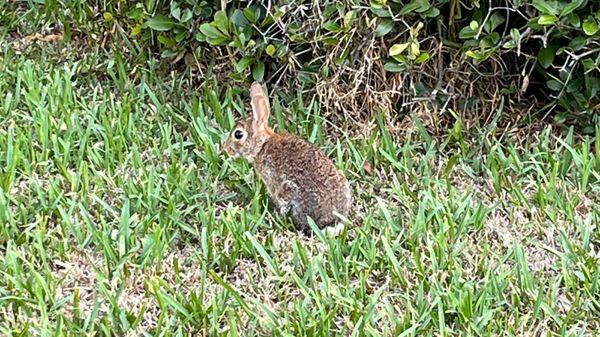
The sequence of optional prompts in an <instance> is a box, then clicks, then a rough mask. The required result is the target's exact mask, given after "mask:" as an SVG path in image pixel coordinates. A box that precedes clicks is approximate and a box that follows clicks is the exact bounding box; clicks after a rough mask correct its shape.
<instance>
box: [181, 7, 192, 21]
mask: <svg viewBox="0 0 600 337" xmlns="http://www.w3.org/2000/svg"><path fill="white" fill-rule="evenodd" d="M192 16H193V14H192V11H191V10H190V9H189V8H186V10H184V11H183V15H182V16H181V20H180V22H181V23H185V22H188V21H190V19H191V18H192Z"/></svg>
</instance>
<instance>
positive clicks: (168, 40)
mask: <svg viewBox="0 0 600 337" xmlns="http://www.w3.org/2000/svg"><path fill="white" fill-rule="evenodd" d="M158 41H159V42H160V43H162V44H164V45H165V46H167V47H174V46H176V45H177V42H175V40H173V39H172V38H170V37H168V36H166V35H162V34H161V35H159V36H158Z"/></svg>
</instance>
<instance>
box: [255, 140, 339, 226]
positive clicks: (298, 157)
mask: <svg viewBox="0 0 600 337" xmlns="http://www.w3.org/2000/svg"><path fill="white" fill-rule="evenodd" d="M254 166H255V168H256V170H257V172H258V173H259V175H260V176H261V178H262V180H263V181H264V183H265V185H266V187H267V189H268V191H269V194H270V195H271V196H272V198H273V199H274V201H275V203H276V204H278V205H279V206H281V204H282V202H287V203H289V207H290V209H289V211H290V212H289V213H290V215H291V216H292V218H293V220H294V222H295V223H296V224H297V225H299V226H300V227H307V220H306V216H307V215H308V216H310V217H311V218H312V219H313V220H315V222H316V224H317V225H318V226H319V227H325V226H328V225H331V224H333V223H334V222H335V221H336V219H337V217H335V215H334V214H333V212H334V211H335V212H338V213H340V214H343V215H347V213H348V210H349V207H350V203H351V192H350V186H349V184H348V180H347V179H346V177H344V175H343V174H342V173H341V171H340V170H338V169H337V168H336V166H335V165H334V163H333V161H331V159H329V157H327V155H325V153H323V152H322V151H321V150H320V149H319V148H317V147H316V146H315V145H313V144H311V143H310V142H307V141H305V140H303V139H300V138H298V137H295V136H292V135H275V136H273V137H271V138H270V139H269V140H268V141H267V142H265V143H264V145H263V147H262V149H261V150H260V152H259V153H258V155H257V157H256V160H255V163H254Z"/></svg>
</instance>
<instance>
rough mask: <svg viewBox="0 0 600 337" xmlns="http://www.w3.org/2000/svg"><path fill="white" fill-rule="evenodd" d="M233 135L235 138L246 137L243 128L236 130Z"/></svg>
mask: <svg viewBox="0 0 600 337" xmlns="http://www.w3.org/2000/svg"><path fill="white" fill-rule="evenodd" d="M233 136H234V137H235V139H242V137H244V132H242V130H235V132H234V133H233Z"/></svg>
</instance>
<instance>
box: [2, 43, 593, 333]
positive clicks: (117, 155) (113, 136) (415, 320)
mask: <svg viewBox="0 0 600 337" xmlns="http://www.w3.org/2000/svg"><path fill="white" fill-rule="evenodd" d="M0 34H2V33H0ZM22 38H23V37H22V36H21V37H18V36H17V37H15V36H12V37H10V38H9V36H8V35H7V34H5V33H4V35H2V36H0V40H2V42H0V48H1V53H2V54H1V55H0V334H1V335H6V336H124V335H129V336H142V335H147V336H205V335H206V336H266V335H269V336H544V335H546V336H597V335H599V334H600V267H599V259H600V233H599V232H598V221H599V220H600V207H599V205H598V204H599V200H600V198H599V193H600V139H599V138H598V137H596V138H594V137H589V136H586V137H583V136H580V135H578V134H577V133H575V132H573V130H572V129H565V128H560V127H557V126H555V127H551V126H550V124H548V123H545V122H544V123H539V124H538V125H536V126H535V127H531V128H525V127H524V128H517V129H514V128H513V129H509V128H502V127H500V126H497V125H496V124H495V123H496V120H492V121H491V122H490V123H489V124H488V125H484V126H483V127H481V128H480V129H477V130H469V131H466V130H460V129H457V130H455V132H450V133H449V135H448V136H444V137H437V136H433V135H431V134H430V133H428V131H427V128H426V127H424V126H423V124H421V123H420V122H419V120H418V119H417V118H413V119H411V118H400V117H399V116H398V115H397V114H395V113H388V112H381V113H380V114H378V115H377V116H375V117H374V118H373V120H372V121H360V123H361V124H360V125H356V124H355V122H353V121H350V120H343V119H342V120H339V121H338V122H337V124H335V125H334V124H332V123H330V122H328V120H327V119H325V118H324V117H323V116H324V114H323V113H321V112H322V111H323V105H324V104H327V102H320V101H319V100H318V99H316V98H311V97H303V96H302V95H296V94H295V93H288V95H282V94H281V93H275V92H270V93H269V95H270V97H271V99H275V97H277V99H276V101H275V102H274V103H273V112H272V114H273V115H272V123H273V124H274V125H276V129H277V130H279V131H287V132H291V133H295V134H299V135H301V136H303V137H305V138H307V139H310V141H312V142H314V143H316V144H317V145H318V146H319V147H320V148H322V149H324V150H325V151H326V152H327V153H328V154H329V155H330V156H331V157H332V158H333V159H334V161H335V163H336V164H337V165H338V167H339V168H340V169H342V170H343V171H344V172H345V173H346V175H347V177H348V178H349V180H350V181H351V184H352V189H353V194H354V198H355V205H354V208H353V212H352V214H351V215H350V217H349V219H348V221H349V224H348V226H347V229H346V230H345V231H344V232H343V233H341V235H339V236H337V237H330V236H326V235H324V234H323V233H321V232H318V231H315V233H314V235H305V234H302V233H299V232H297V231H296V230H294V227H293V226H292V225H291V224H290V222H289V221H288V220H286V219H282V218H280V217H278V216H277V215H276V213H275V212H273V211H272V210H271V209H270V208H269V204H268V198H267V195H266V191H265V189H264V186H263V185H262V184H261V182H260V181H259V179H258V177H257V175H256V174H255V173H254V172H253V170H252V167H251V166H250V165H249V164H248V163H247V162H244V161H243V160H230V159H228V158H226V156H225V154H224V153H222V146H221V144H222V142H223V141H224V139H225V137H226V136H227V132H228V131H229V129H230V128H231V127H232V125H233V123H234V121H235V119H236V118H238V117H239V116H240V115H245V114H246V112H247V111H249V102H248V92H247V86H246V85H245V84H243V83H239V85H238V86H231V87H230V86H222V85H220V83H219V82H217V81H215V80H214V79H213V78H211V77H209V76H210V75H209V74H200V73H198V72H192V71H190V70H189V69H188V70H186V69H176V68H174V70H171V71H164V67H161V66H160V65H161V62H164V61H162V60H161V59H160V58H159V57H156V58H150V59H148V60H144V61H140V60H134V59H132V58H129V57H127V56H126V55H123V54H121V53H120V52H118V51H116V50H112V51H110V52H107V51H104V50H102V49H100V48H90V47H85V46H81V45H80V44H77V43H66V42H53V41H48V42H43V41H40V42H39V43H31V44H30V45H28V46H23V45H22V43H25V42H23V39H22ZM202 76H205V77H202ZM489 109H492V110H496V111H497V114H498V115H500V114H502V113H503V103H502V102H500V104H499V105H498V106H494V107H490V108H489ZM540 125H541V126H540ZM599 131H600V126H596V131H595V134H596V135H597V134H598V132H599Z"/></svg>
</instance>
